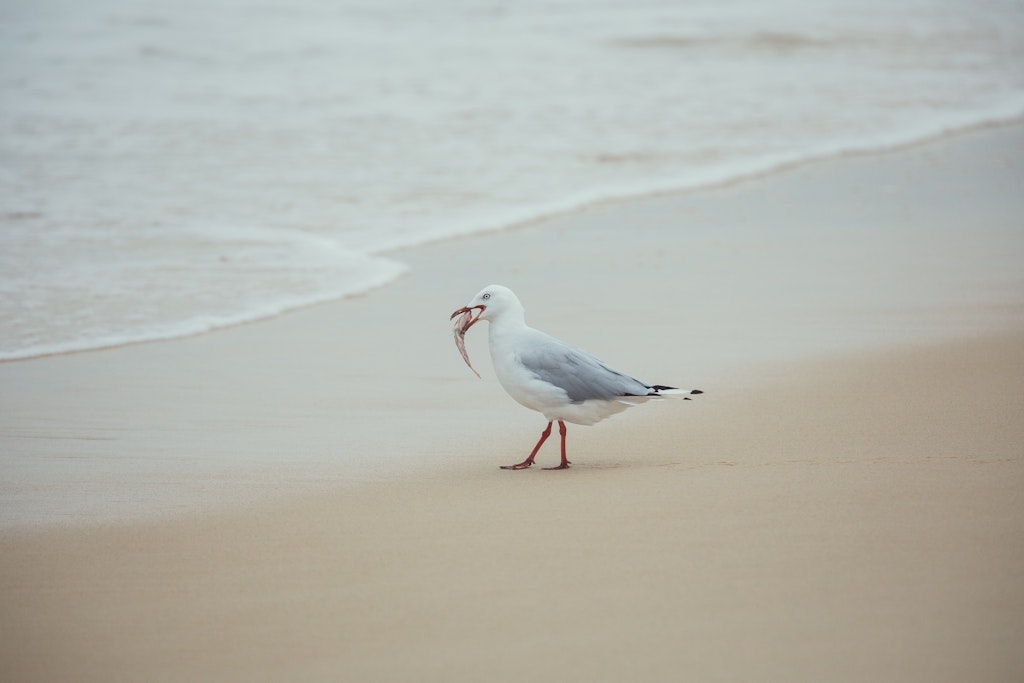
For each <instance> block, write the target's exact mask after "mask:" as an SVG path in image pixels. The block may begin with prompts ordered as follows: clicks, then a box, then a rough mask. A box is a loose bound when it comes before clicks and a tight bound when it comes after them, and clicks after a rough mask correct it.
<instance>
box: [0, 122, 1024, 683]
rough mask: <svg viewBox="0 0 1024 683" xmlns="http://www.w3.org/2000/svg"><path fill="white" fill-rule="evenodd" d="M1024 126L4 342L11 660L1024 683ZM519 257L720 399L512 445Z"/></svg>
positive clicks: (528, 416) (642, 368)
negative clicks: (365, 290) (239, 308)
mask: <svg viewBox="0 0 1024 683" xmlns="http://www.w3.org/2000/svg"><path fill="white" fill-rule="evenodd" d="M1021 149H1024V126H1020V125H1017V126H1009V127H1004V128H997V129H990V130H981V131H976V132H973V133H969V134H965V135H962V136H957V137H953V138H946V139H942V140H937V141H934V142H932V143H929V144H927V145H920V146H915V147H910V148H907V149H904V150H899V151H895V152H891V153H886V154H879V155H874V156H860V157H854V158H848V159H838V160H834V161H828V162H821V163H816V164H810V165H807V166H803V167H800V168H796V169H791V170H788V171H786V172H782V173H777V174H772V175H768V176H765V177H763V178H756V179H750V180H748V181H745V182H742V183H736V184H732V185H729V186H724V187H718V188H709V189H707V190H704V191H700V192H691V193H687V194H683V195H666V196H659V197H651V198H649V199H645V200H642V201H636V202H623V203H616V204H608V205H604V206H598V207H593V208H591V209H589V210H586V211H580V212H575V213H572V214H568V215H565V216H560V217H557V218H554V219H551V220H548V221H545V222H543V223H538V224H532V225H526V226H522V227H520V228H517V229H514V230H508V231H505V232H501V233H495V234H492V235H485V236H481V237H477V238H472V239H462V240H457V241H451V242H444V243H438V244H435V245H431V246H427V247H422V248H419V249H415V250H409V251H404V252H400V253H396V254H395V256H396V258H399V259H400V260H402V261H404V262H406V263H409V264H410V265H411V271H410V274H409V275H408V276H406V277H405V278H404V279H403V280H401V281H400V282H398V283H396V284H394V285H393V286H390V287H387V288H385V289H382V290H379V291H376V292H373V293H371V294H369V295H367V296H365V297H361V298H357V299H351V300H346V301H340V302H337V303H334V304H329V305H324V306H317V307H313V308H309V309H306V310H303V311H299V312H296V313H293V314H290V315H286V316H281V317H279V318H275V319H273V320H268V321H265V322H261V323H256V324H251V325H246V326H240V327H236V328H231V329H227V330H222V331H219V332H216V333H212V334H207V335H203V336H198V337H193V338H189V339H183V340H176V341H170V342H164V343H154V344H142V345H136V346H129V347H124V348H117V349H110V350H105V351H98V352H91V353H82V354H72V355H67V356H54V357H48V358H41V359H36V360H31V361H22V362H13V363H4V364H0V388H2V396H0V399H2V404H0V427H2V431H0V447H2V450H3V452H4V470H5V476H4V480H3V482H0V495H2V512H3V516H4V524H3V527H2V530H0V557H2V560H0V614H2V616H0V629H2V630H0V635H2V638H0V642H2V645H0V678H2V679H3V680H9V681H53V680H78V681H92V680H96V681H99V680H103V681H107V680H111V679H119V680H152V681H195V680H218V681H233V680H238V681H242V680H245V681H254V680H352V681H386V680H419V681H463V680H466V681H474V680H486V681H521V680H526V679H530V680H534V681H554V680H591V681H620V680H644V681H678V680H700V681H719V680H720V681H735V680H766V681H781V680H785V681H821V680H829V681H864V680H884V681H964V680H972V681H1014V680H1020V679H1021V678H1022V677H1024V654H1021V653H1022V652H1024V648H1022V646H1024V545H1022V543H1021V539H1022V538H1024V420H1022V419H1021V417H1022V415H1024V392H1022V391H1021V387H1022V380H1024V286H1022V282H1024V279H1022V276H1021V274H1020V272H1019V264H1020V263H1021V262H1022V257H1024V224H1022V220H1024V187H1022V183H1021V178H1024V160H1022V159H1021V155H1020V154H1019V151H1020V150H1021ZM624 224H625V225H630V226H634V229H632V230H623V229H622V226H623V225H624ZM766 224H768V225H771V226H772V229H771V230H767V231H766V230H765V229H764V226H765V225H766ZM823 226H827V229H824V228H823ZM725 228H728V229H725ZM490 282H501V283H503V284H506V285H509V286H511V287H512V288H513V289H515V290H516V291H517V292H518V293H519V295H520V297H521V298H522V300H523V302H524V304H525V305H526V308H527V314H528V319H529V321H530V322H531V324H533V325H535V326H537V327H539V328H541V329H545V330H547V331H549V332H551V333H553V334H555V335H556V336H559V337H562V338H564V339H566V340H568V341H571V342H573V343H577V344H579V345H581V346H583V347H584V348H587V349H588V350H590V351H592V352H594V353H595V354H597V355H598V356H600V357H602V358H603V359H605V360H606V361H608V362H609V363H610V364H611V365H612V366H614V367H617V368H619V369H621V370H623V371H626V372H629V373H631V374H635V375H636V376H638V377H640V378H643V379H645V380H647V381H650V382H659V383H666V384H674V385H680V386H693V387H699V388H701V389H703V390H704V391H705V392H706V393H705V395H703V396H701V397H700V399H701V400H695V401H690V402H685V403H683V402H681V401H680V402H670V401H662V402H659V403H657V404H656V405H648V406H644V407H642V408H639V409H635V410H631V411H629V412H627V413H625V414H623V415H620V416H617V417H615V418H612V419H611V420H609V421H607V422H603V423H601V424H600V425H597V426H595V427H593V428H580V427H576V428H573V427H570V431H569V448H570V458H571V459H572V460H573V462H574V467H573V468H572V469H570V470H568V471H565V472H544V471H540V470H539V469H537V468H534V469H532V470H528V471H524V472H505V471H501V470H499V469H498V465H503V464H510V463H512V462H517V461H518V460H521V459H522V457H523V456H524V455H525V453H526V452H528V449H529V447H530V446H531V445H532V443H533V442H534V441H535V439H536V437H537V435H538V433H539V432H540V430H541V429H542V428H543V426H544V424H543V421H542V419H541V418H540V417H539V416H538V415H535V414H532V413H530V412H529V411H527V410H525V409H523V408H521V407H520V406H518V405H516V404H515V403H514V402H512V401H511V400H510V399H509V398H508V397H507V396H506V395H505V394H504V392H502V391H501V388H500V387H499V386H498V385H497V382H496V381H495V380H494V378H493V372H491V368H490V365H489V362H488V358H487V350H486V341H485V340H486V335H484V334H483V333H482V331H481V330H479V329H478V328H477V329H474V330H473V331H472V332H471V334H470V337H468V338H467V339H468V343H469V352H470V355H471V357H472V359H473V362H474V365H475V367H477V369H478V370H479V371H480V372H481V374H482V375H483V377H484V381H480V380H478V379H476V378H475V377H474V376H473V375H472V374H471V373H470V372H469V370H468V369H467V368H465V367H464V365H463V364H462V361H461V359H460V358H459V357H458V354H457V352H456V350H455V348H454V345H453V344H452V341H451V335H450V328H449V323H448V319H447V317H448V314H449V313H450V312H451V311H452V310H454V309H455V308H457V307H459V306H461V305H463V304H464V303H465V302H466V301H468V299H469V298H470V297H471V296H472V295H473V294H474V293H475V292H476V291H477V290H478V289H479V288H480V287H482V286H484V285H486V284H488V283H490ZM556 460H557V449H556V447H555V446H553V445H551V444H549V445H548V447H547V448H546V449H545V450H543V451H542V452H541V454H540V456H539V458H538V461H539V462H541V463H542V464H545V465H547V464H553V463H554V462H555V461H556Z"/></svg>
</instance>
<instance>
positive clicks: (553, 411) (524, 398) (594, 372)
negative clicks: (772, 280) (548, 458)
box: [451, 285, 704, 470]
mask: <svg viewBox="0 0 1024 683" xmlns="http://www.w3.org/2000/svg"><path fill="white" fill-rule="evenodd" d="M456 316H460V317H459V319H458V321H456V323H455V328H454V333H455V342H456V345H457V346H458V348H459V351H460V352H461V353H462V357H463V359H464V360H465V361H466V364H467V365H469V367H470V369H471V370H472V369H473V366H472V365H470V363H469V356H468V355H466V350H465V345H464V342H463V337H464V336H465V334H466V331H467V330H468V329H469V328H470V327H472V326H473V325H475V324H476V323H477V322H479V321H481V320H486V321H488V322H489V323H490V330H489V335H488V343H489V346H490V349H491V360H492V362H493V364H494V372H495V374H496V375H497V377H498V381H499V382H501V386H502V387H504V389H505V391H506V392H508V394H509V395H510V396H511V397H512V398H514V399H515V400H516V401H518V402H519V403H521V404H522V405H524V406H526V407H527V408H530V409H532V410H536V411H537V412H539V413H541V414H542V415H543V416H544V417H545V418H547V421H548V424H547V427H546V428H545V429H544V431H543V432H541V435H540V440H539V441H537V445H535V446H534V447H533V450H532V451H530V455H529V456H527V458H526V460H523V461H522V462H520V463H516V464H515V465H502V466H501V469H503V470H524V469H526V468H528V467H530V466H531V465H533V460H534V458H535V457H536V455H537V451H539V450H540V447H541V446H542V445H543V444H544V442H545V441H546V440H547V438H548V437H549V436H550V435H551V428H552V425H553V424H554V423H555V422H558V433H559V434H560V435H561V437H562V462H561V463H560V464H559V465H558V466H557V467H545V468H543V469H546V470H564V469H568V468H569V465H571V464H572V463H571V462H570V461H569V459H568V458H567V457H566V455H565V434H566V427H565V423H566V422H572V423H573V424H579V425H592V424H595V423H597V422H600V421H601V420H603V419H604V418H606V417H609V416H611V415H614V414H615V413H619V412H622V411H623V410H625V409H626V408H629V407H631V406H634V405H639V404H641V403H644V402H646V401H648V400H649V399H651V398H657V397H668V396H674V397H682V398H684V399H686V400H690V396H693V395H696V394H702V393H704V392H702V391H701V390H699V389H689V390H684V389H677V388H675V387H669V386H665V385H663V384H647V383H646V382H641V381H640V380H638V379H635V378H633V377H630V376H629V375H624V374H623V373H621V372H618V371H616V370H613V369H611V368H610V367H608V366H607V365H605V364H604V363H603V362H601V361H600V360H598V359H597V358H595V357H594V356H592V355H590V354H589V353H587V352H586V351H583V350H582V349H578V348H576V347H575V346H571V345H569V344H566V343H565V342H563V341H560V340H558V339H555V338H554V337H552V336H551V335H548V334H545V333H544V332H541V331H540V330H536V329H534V328H532V327H530V326H529V325H527V324H526V313H525V309H524V308H523V305H522V304H521V303H520V302H519V298H518V297H517V296H516V295H515V294H514V293H513V292H512V290H511V289H509V288H508V287H503V286H501V285H490V286H488V287H485V288H484V289H482V290H481V291H480V293H479V294H477V295H476V296H475V297H473V300H472V301H470V302H469V304H468V305H466V306H463V307H462V308H460V309H459V310H457V311H455V312H454V313H452V315H451V319H454V318H455V317H456ZM473 372H474V373H476V370H473ZM477 376H479V373H477Z"/></svg>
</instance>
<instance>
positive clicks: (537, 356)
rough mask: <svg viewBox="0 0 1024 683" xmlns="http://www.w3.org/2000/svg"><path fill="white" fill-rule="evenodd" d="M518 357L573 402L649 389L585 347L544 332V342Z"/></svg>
mask: <svg viewBox="0 0 1024 683" xmlns="http://www.w3.org/2000/svg"><path fill="white" fill-rule="evenodd" d="M519 360H520V362H522V364H523V366H524V367H525V368H526V369H527V370H529V371H530V372H532V373H533V374H534V375H536V376H537V377H538V378H539V379H541V380H543V381H545V382H548V383H550V384H553V385H555V386H556V387H559V388H561V389H564V390H565V393H567V394H568V395H569V400H570V401H572V402H573V403H582V402H583V401H589V400H603V401H609V400H613V399H616V398H619V397H622V396H647V395H649V394H651V393H652V391H651V387H650V386H649V385H647V384H644V383H643V382H641V381H640V380H638V379H635V378H633V377H630V376H629V375H624V374H622V373H621V372H618V371H617V370H612V369H611V368H610V367H608V366H607V365H605V364H604V363H602V362H601V361H600V360H598V359H597V358H595V357H594V356H592V355H590V354H589V353H587V352H586V351H583V350H582V349H577V348H575V347H573V346H569V345H568V344H565V343H564V342H561V341H559V340H557V339H554V338H552V337H547V336H546V335H545V339H544V343H540V344H537V345H535V346H534V347H533V348H532V349H531V350H530V352H529V353H527V354H522V355H521V356H520V359H519Z"/></svg>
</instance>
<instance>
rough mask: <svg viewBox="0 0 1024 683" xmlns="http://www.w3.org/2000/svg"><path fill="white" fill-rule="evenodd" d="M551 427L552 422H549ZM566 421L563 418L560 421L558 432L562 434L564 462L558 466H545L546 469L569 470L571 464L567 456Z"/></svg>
mask: <svg viewBox="0 0 1024 683" xmlns="http://www.w3.org/2000/svg"><path fill="white" fill-rule="evenodd" d="M550 428H551V424H550V423H548V429H550ZM565 431H566V430H565V423H564V422H562V421H561V420H559V421H558V433H559V434H560V435H561V436H562V463H561V464H560V465H559V466H558V467H545V468H544V469H546V470H567V469H569V465H571V464H572V463H571V462H569V459H568V458H566V457H565Z"/></svg>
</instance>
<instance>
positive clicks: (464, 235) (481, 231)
mask: <svg viewBox="0 0 1024 683" xmlns="http://www.w3.org/2000/svg"><path fill="white" fill-rule="evenodd" d="M1022 125H1024V112H1020V111H1018V112H1016V113H1011V114H1005V113H1004V114H1000V115H998V116H994V117H992V118H987V119H984V120H978V121H974V122H972V123H967V124H962V125H954V126H946V127H943V128H941V129H940V130H938V131H937V132H930V133H927V134H921V135H918V136H916V137H910V138H909V139H907V140H905V141H901V142H891V143H882V144H876V145H866V146H863V147H852V148H850V147H845V146H837V147H836V148H835V149H834V150H831V151H825V152H821V153H814V154H809V155H805V156H802V157H800V158H799V159H795V160H790V161H781V162H772V163H768V164H767V165H766V166H765V167H764V168H761V169H755V170H748V171H739V172H736V173H729V174H726V177H724V178H720V179H711V180H702V181H696V182H693V183H689V184H687V183H683V184H678V183H672V182H667V183H665V184H664V185H665V186H664V187H661V188H657V187H655V188H652V189H646V190H639V191H635V192H633V191H628V192H625V193H621V192H620V193H616V192H609V193H605V194H601V195H600V196H598V197H597V198H591V199H580V200H577V199H572V198H567V199H564V200H561V201H554V202H551V203H550V206H551V207H554V208H540V209H538V210H536V211H532V212H529V215H528V216H527V217H524V218H509V219H507V220H502V221H500V222H499V223H497V224H495V225H493V226H484V227H478V228H475V229H472V230H468V231H466V232H459V233H456V234H451V235H445V236H441V237H434V238H429V237H428V238H425V239H424V240H423V241H417V242H414V243H409V244H400V245H396V246H388V247H384V248H380V249H374V250H372V251H370V252H368V253H367V256H368V257H373V258H383V259H389V260H390V257H391V256H392V255H394V254H400V253H403V252H408V251H410V250H416V249H420V248H429V247H433V246H437V245H444V244H446V243H448V242H451V241H455V240H463V239H479V238H484V239H485V238H486V237H488V236H490V235H496V234H501V233H503V232H506V231H516V230H523V229H541V227H542V226H543V225H545V224H548V223H552V222H554V223H557V222H559V221H560V220H564V219H566V218H568V217H571V216H573V215H576V214H580V213H586V212H588V211H593V210H600V209H601V208H602V207H606V206H613V205H622V204H626V205H628V204H632V203H638V202H640V203H642V202H645V201H650V200H653V199H659V198H665V197H680V196H685V195H689V194H692V193H700V192H709V191H715V190H720V189H727V188H732V187H735V186H740V185H743V184H745V183H752V182H759V181H761V180H764V179H766V178H770V177H772V176H775V175H779V174H786V173H791V172H794V171H797V170H799V169H802V168H805V167H808V166H814V165H817V164H830V163H835V162H842V161H844V160H848V159H858V158H871V157H884V156H886V155H889V154H899V153H901V152H906V151H911V150H914V149H917V148H921V147H925V146H928V145H932V144H936V143H940V142H944V141H953V140H955V139H956V138H962V137H965V136H971V135H975V134H979V133H986V132H993V131H998V130H1000V129H1004V128H1013V127H1019V126H1022ZM584 194H589V193H584ZM563 205H564V206H563ZM559 207H561V208H559ZM398 263H399V264H400V265H401V266H402V268H401V269H400V272H398V273H397V274H396V275H394V276H393V277H392V278H391V279H388V280H386V281H385V282H383V283H378V284H373V285H371V286H369V287H367V288H366V289H361V290H359V291H356V292H352V293H349V294H343V295H341V296H329V297H321V298H317V299H314V300H311V301H309V302H308V303H305V304H299V305H289V304H285V305H284V308H282V309H281V310H279V311H276V312H272V313H267V314H254V315H253V316H251V317H243V318H241V319H239V320H237V321H235V322H226V323H213V324H212V326H210V327H209V328H207V329H201V330H197V331H191V332H183V333H181V334H176V333H170V334H168V333H156V334H155V335H154V336H143V337H140V338H138V339H132V340H128V341H124V342H112V343H106V342H101V343H100V345H98V346H82V347H74V348H68V349H64V350H55V351H43V352H32V353H31V354H29V355H18V354H23V353H24V352H23V351H18V352H15V354H16V355H12V356H8V357H0V365H2V364H4V363H16V362H23V361H31V360H36V359H42V358H50V357H53V356H63V355H70V354H78V353H90V352H94V351H106V350H113V349H119V348H124V347H127V346H134V345H136V344H154V343H164V342H172V341H175V340H179V339H188V338H190V337H194V336H198V335H203V334H211V333H216V332H219V331H221V330H225V329H230V328H234V327H239V326H245V325H251V324H258V323H262V322H266V321H269V320H273V319H275V318H279V317H281V316H287V315H289V314H292V313H295V312H298V311H302V310H304V309H307V308H313V307H317V306H324V305H337V304H342V303H343V302H345V301H348V300H351V299H354V298H361V297H365V296H372V295H373V294H374V292H376V291H378V290H380V289H384V288H387V287H390V286H393V285H394V284H395V283H396V282H398V281H399V280H401V279H402V278H403V277H405V276H406V275H407V274H408V272H407V264H405V263H404V262H401V261H399V262H398Z"/></svg>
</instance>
